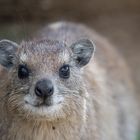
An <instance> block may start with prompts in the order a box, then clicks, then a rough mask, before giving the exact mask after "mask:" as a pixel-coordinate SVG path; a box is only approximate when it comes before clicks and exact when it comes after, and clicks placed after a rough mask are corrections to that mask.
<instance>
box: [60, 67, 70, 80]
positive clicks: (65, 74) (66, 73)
mask: <svg viewBox="0 0 140 140" xmlns="http://www.w3.org/2000/svg"><path fill="white" fill-rule="evenodd" d="M59 76H60V77H61V78H64V79H67V78H69V77H70V68H69V65H64V66H62V67H61V68H60V70H59Z"/></svg>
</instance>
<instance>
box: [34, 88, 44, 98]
mask: <svg viewBox="0 0 140 140" xmlns="http://www.w3.org/2000/svg"><path fill="white" fill-rule="evenodd" d="M35 94H36V95H37V96H38V97H42V96H43V93H42V91H41V90H40V89H39V88H38V87H36V88H35Z"/></svg>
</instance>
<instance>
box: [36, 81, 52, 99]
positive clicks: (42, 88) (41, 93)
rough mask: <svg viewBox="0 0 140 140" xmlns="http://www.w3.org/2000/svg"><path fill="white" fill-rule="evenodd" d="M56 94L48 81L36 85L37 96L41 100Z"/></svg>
mask: <svg viewBox="0 0 140 140" xmlns="http://www.w3.org/2000/svg"><path fill="white" fill-rule="evenodd" d="M53 92H54V87H53V84H52V82H51V81H50V80H48V79H42V80H40V81H38V82H37V83H36V86H35V94H36V96H38V97H40V98H43V99H44V98H47V97H49V96H51V95H52V94H53Z"/></svg>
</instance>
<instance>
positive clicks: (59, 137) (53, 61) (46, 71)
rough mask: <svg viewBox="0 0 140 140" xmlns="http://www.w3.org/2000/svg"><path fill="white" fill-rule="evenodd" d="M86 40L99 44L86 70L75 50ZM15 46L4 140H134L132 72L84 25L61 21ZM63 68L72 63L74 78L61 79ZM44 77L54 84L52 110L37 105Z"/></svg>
mask: <svg viewBox="0 0 140 140" xmlns="http://www.w3.org/2000/svg"><path fill="white" fill-rule="evenodd" d="M82 39H89V40H92V41H93V42H94V43H95V44H96V51H95V56H92V58H91V60H90V62H89V64H88V65H86V66H85V67H83V66H81V65H80V64H79V65H78V64H77V62H76V61H75V60H74V54H73V51H72V49H71V47H70V46H72V45H76V43H75V42H77V41H79V40H82ZM87 43H88V44H89V42H87ZM90 45H91V44H90ZM16 46H18V47H17V50H16V55H15V57H13V66H11V65H10V68H9V67H8V68H7V71H8V72H7V78H6V79H5V80H3V84H2V87H1V91H0V96H1V99H2V100H1V101H0V108H1V116H0V137H1V140H135V137H136V132H137V114H136V110H137V108H136V104H135V99H134V87H133V84H132V82H131V78H130V73H129V71H128V68H127V66H126V64H125V62H124V61H123V59H122V58H121V57H120V55H119V54H118V53H117V52H116V50H114V48H112V45H110V43H109V42H108V41H107V40H106V39H104V38H103V37H101V36H99V35H98V34H97V33H96V32H95V31H91V29H88V28H86V27H85V26H83V25H81V24H74V23H68V22H58V23H53V24H50V25H49V26H47V27H46V28H44V29H43V30H41V32H39V34H38V35H37V37H36V39H33V40H32V41H30V42H24V41H23V42H22V43H21V44H20V45H16ZM93 46H94V45H93ZM88 55H89V54H88ZM6 58H7V57H6ZM4 62H5V61H4ZM86 62H87V61H86ZM86 62H85V61H84V63H86ZM84 63H81V64H84ZM19 64H24V65H27V66H28V68H29V70H30V71H31V72H30V75H29V78H28V79H23V80H21V79H19V77H18V66H19ZM64 64H69V65H70V78H69V79H62V78H60V77H59V74H58V73H59V69H60V67H61V66H63V65H64ZM4 66H7V65H4ZM43 78H48V79H50V80H51V81H52V83H53V86H54V94H53V95H52V97H50V98H49V99H48V101H46V102H49V104H50V106H38V104H40V102H41V99H40V98H38V97H36V95H35V94H34V88H35V84H36V82H37V81H38V80H40V79H43Z"/></svg>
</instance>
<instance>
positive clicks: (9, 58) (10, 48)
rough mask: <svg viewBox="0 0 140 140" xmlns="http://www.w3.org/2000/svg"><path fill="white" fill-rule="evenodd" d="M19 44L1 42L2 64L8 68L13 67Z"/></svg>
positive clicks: (6, 41) (0, 54)
mask: <svg viewBox="0 0 140 140" xmlns="http://www.w3.org/2000/svg"><path fill="white" fill-rule="evenodd" d="M17 48H18V45H17V43H15V42H13V41H10V40H6V39H3V40H1V41H0V64H1V65H2V66H4V67H6V68H10V67H12V66H13V58H14V56H15V52H16V51H17Z"/></svg>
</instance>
